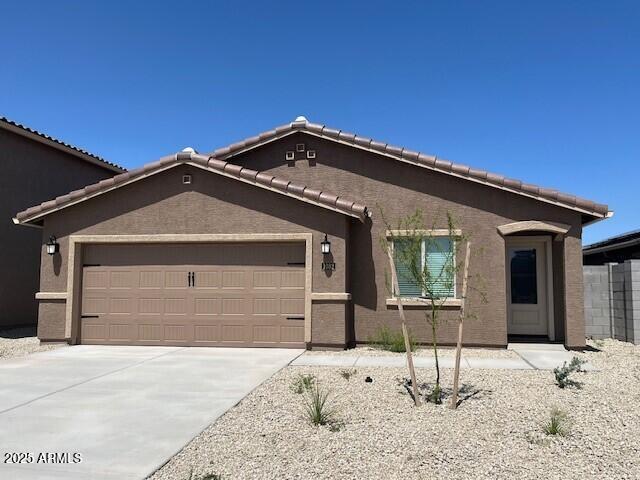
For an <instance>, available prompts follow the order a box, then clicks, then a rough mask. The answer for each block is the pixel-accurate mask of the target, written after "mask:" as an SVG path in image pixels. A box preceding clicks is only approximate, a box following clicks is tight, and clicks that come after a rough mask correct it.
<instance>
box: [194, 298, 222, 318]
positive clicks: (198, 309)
mask: <svg viewBox="0 0 640 480" xmlns="http://www.w3.org/2000/svg"><path fill="white" fill-rule="evenodd" d="M194 302H195V314H196V315H220V314H221V313H222V306H221V305H222V301H221V299H220V298H196V299H195V300H194Z"/></svg>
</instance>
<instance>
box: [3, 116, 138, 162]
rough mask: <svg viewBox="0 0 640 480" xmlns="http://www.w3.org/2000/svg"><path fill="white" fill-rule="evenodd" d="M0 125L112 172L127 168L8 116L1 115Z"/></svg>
mask: <svg viewBox="0 0 640 480" xmlns="http://www.w3.org/2000/svg"><path fill="white" fill-rule="evenodd" d="M0 127H1V128H4V129H6V130H10V131H12V132H15V133H17V134H19V135H23V136H26V137H29V138H32V139H34V140H37V141H39V142H41V143H44V144H45V145H49V146H52V147H55V148H58V149H59V150H63V151H66V152H67V153H70V154H72V155H75V156H76V157H79V158H82V159H84V160H87V161H89V162H91V163H94V164H96V165H100V166H101V167H104V168H106V169H107V170H111V171H112V172H115V173H121V172H125V171H126V169H125V168H124V167H121V166H120V165H116V164H115V163H111V162H109V161H107V160H105V159H104V158H102V157H99V156H97V155H94V154H93V153H90V152H87V151H86V150H83V149H81V148H79V147H76V146H74V145H70V144H68V143H65V142H63V141H62V140H58V139H57V138H53V137H50V136H49V135H47V134H45V133H42V132H39V131H37V130H34V129H32V128H29V127H27V126H25V125H22V124H20V123H17V122H14V121H13V120H9V119H8V118H6V117H0Z"/></svg>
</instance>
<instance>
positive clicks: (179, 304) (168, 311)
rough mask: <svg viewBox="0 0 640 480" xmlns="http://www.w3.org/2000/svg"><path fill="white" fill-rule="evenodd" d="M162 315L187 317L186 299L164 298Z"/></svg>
mask: <svg viewBox="0 0 640 480" xmlns="http://www.w3.org/2000/svg"><path fill="white" fill-rule="evenodd" d="M164 314H165V315H181V316H185V315H187V299H186V298H184V297H180V298H165V299H164Z"/></svg>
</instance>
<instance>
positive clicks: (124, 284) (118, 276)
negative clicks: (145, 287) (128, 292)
mask: <svg viewBox="0 0 640 480" xmlns="http://www.w3.org/2000/svg"><path fill="white" fill-rule="evenodd" d="M135 283H136V282H135V275H134V273H133V272H132V271H126V270H124V271H122V270H120V271H118V270H116V271H112V272H111V274H110V276H109V288H112V289H131V288H134V285H135Z"/></svg>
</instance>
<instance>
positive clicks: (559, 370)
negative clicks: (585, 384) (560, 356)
mask: <svg viewBox="0 0 640 480" xmlns="http://www.w3.org/2000/svg"><path fill="white" fill-rule="evenodd" d="M585 363H586V362H585V361H584V360H582V359H581V358H579V357H575V356H574V357H573V358H572V359H571V362H570V363H569V365H567V362H564V363H563V364H562V366H561V367H556V368H554V369H553V374H554V375H555V377H556V383H557V384H558V386H559V387H560V388H565V387H576V388H580V387H581V386H582V384H581V383H580V382H576V381H575V380H571V379H570V378H569V376H570V375H571V374H572V373H574V372H582V371H583V370H582V365H584V364H585Z"/></svg>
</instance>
